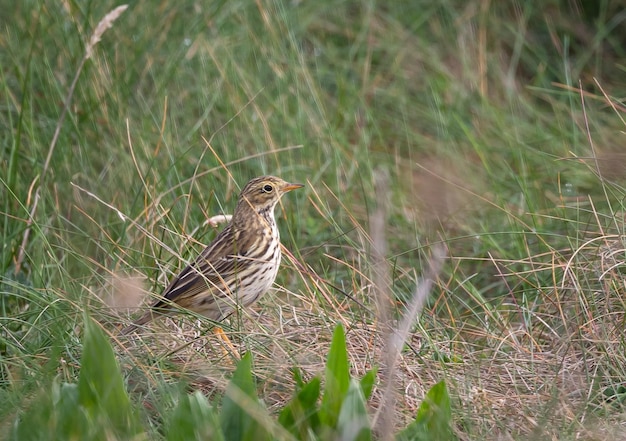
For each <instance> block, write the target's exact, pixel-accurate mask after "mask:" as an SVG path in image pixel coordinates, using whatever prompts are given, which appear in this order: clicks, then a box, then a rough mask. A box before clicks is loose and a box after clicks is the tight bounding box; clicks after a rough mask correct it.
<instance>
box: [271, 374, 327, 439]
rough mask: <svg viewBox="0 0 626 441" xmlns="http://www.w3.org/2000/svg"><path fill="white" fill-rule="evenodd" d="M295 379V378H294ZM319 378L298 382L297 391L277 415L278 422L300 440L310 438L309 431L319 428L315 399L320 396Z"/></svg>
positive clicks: (313, 431)
mask: <svg viewBox="0 0 626 441" xmlns="http://www.w3.org/2000/svg"><path fill="white" fill-rule="evenodd" d="M296 381H297V380H296ZM320 384H321V382H320V379H319V378H317V377H315V378H313V379H311V381H309V382H308V383H302V382H301V383H300V387H299V389H300V390H299V391H298V392H297V393H296V395H295V396H294V397H293V398H292V400H291V401H290V402H289V403H287V405H286V406H285V407H284V408H283V410H282V411H281V412H280V415H279V416H278V422H279V423H280V424H281V425H282V426H283V427H284V428H285V429H287V430H288V431H289V432H290V433H291V434H292V435H294V436H295V437H296V438H297V439H300V440H308V439H310V436H309V435H310V433H315V432H317V430H318V428H319V415H318V411H317V400H318V398H319V396H320Z"/></svg>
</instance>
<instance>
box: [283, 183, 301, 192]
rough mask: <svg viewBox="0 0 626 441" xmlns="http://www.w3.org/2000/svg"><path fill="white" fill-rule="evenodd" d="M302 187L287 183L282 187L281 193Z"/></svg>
mask: <svg viewBox="0 0 626 441" xmlns="http://www.w3.org/2000/svg"><path fill="white" fill-rule="evenodd" d="M302 187H304V185H302V184H289V183H287V184H286V185H285V186H284V187H283V193H287V192H288V191H291V190H297V189H298V188H302Z"/></svg>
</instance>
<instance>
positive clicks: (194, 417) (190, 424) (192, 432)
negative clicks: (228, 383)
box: [165, 391, 224, 441]
mask: <svg viewBox="0 0 626 441" xmlns="http://www.w3.org/2000/svg"><path fill="white" fill-rule="evenodd" d="M165 439H166V440H168V441H187V440H194V439H197V440H215V441H222V440H223V439H224V435H223V434H222V432H221V430H220V425H219V420H218V418H217V415H216V414H215V412H214V410H213V408H212V407H211V405H210V404H209V402H208V401H207V399H206V397H205V396H204V395H202V393H201V392H199V391H196V392H195V393H194V394H192V395H186V394H185V395H183V396H182V397H181V399H180V401H179V402H178V405H177V406H176V408H175V409H174V411H173V412H172V416H171V418H170V420H169V422H168V430H167V435H166V437H165Z"/></svg>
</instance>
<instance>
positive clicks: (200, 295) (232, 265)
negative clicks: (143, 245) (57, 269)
mask: <svg viewBox="0 0 626 441" xmlns="http://www.w3.org/2000/svg"><path fill="white" fill-rule="evenodd" d="M302 187H303V185H302V184H291V183H289V182H286V181H284V180H283V179H281V178H278V177H275V176H261V177H258V178H254V179H252V180H250V181H249V182H248V183H247V184H246V185H245V187H244V188H243V190H242V191H241V193H240V195H239V198H238V200H237V206H236V208H235V211H234V213H233V216H232V218H231V220H230V222H229V223H228V225H226V227H225V228H224V229H223V230H222V231H221V232H220V233H219V234H218V235H217V237H215V239H214V240H213V241H212V242H211V243H210V244H209V245H208V246H207V247H206V248H205V249H204V251H202V253H200V255H198V257H197V258H196V259H195V260H194V261H193V262H192V263H191V264H189V265H188V266H187V267H185V268H184V269H183V270H182V271H181V272H180V273H179V274H178V275H176V276H175V277H174V278H173V279H172V280H171V282H170V284H169V285H168V286H167V287H166V288H165V290H164V291H163V294H162V296H161V298H160V299H159V300H158V301H157V302H156V303H154V304H153V305H152V306H151V308H150V310H149V311H148V312H146V313H145V314H144V315H143V316H141V317H140V318H139V319H137V320H135V321H134V322H133V323H132V324H131V325H129V326H127V327H125V328H124V329H122V331H121V333H122V334H129V333H131V332H133V331H134V330H136V329H137V328H138V327H140V326H142V325H144V324H146V323H148V322H149V321H151V320H152V319H153V318H154V317H156V316H158V315H167V314H171V313H173V312H175V311H176V308H177V306H178V307H181V308H186V309H188V310H191V311H193V312H195V313H197V314H200V315H203V316H205V317H207V318H208V319H210V320H212V321H216V322H219V321H222V320H224V319H225V318H227V317H228V316H229V315H230V314H232V313H233V312H234V311H235V310H236V309H237V308H238V307H240V306H241V307H247V306H250V305H251V304H253V303H254V302H256V301H257V300H258V299H259V298H260V297H261V296H262V295H263V294H265V292H267V291H268V290H269V288H270V287H271V286H272V284H273V283H274V280H275V279H276V275H277V274H278V267H279V265H280V260H281V250H280V246H281V245H280V236H279V232H278V227H277V226H276V218H275V217H274V208H275V207H276V204H277V203H278V201H279V200H280V198H281V197H282V196H283V195H284V194H285V193H287V192H289V191H292V190H295V189H298V188H302ZM218 331H220V330H219V329H218ZM218 331H216V333H218Z"/></svg>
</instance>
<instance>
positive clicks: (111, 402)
mask: <svg viewBox="0 0 626 441" xmlns="http://www.w3.org/2000/svg"><path fill="white" fill-rule="evenodd" d="M80 364H81V370H80V375H79V378H78V401H79V403H80V406H81V407H82V409H83V410H84V411H85V413H86V415H87V416H88V418H89V419H90V420H91V421H90V424H91V426H92V427H91V431H94V430H95V431H97V432H99V433H100V436H95V435H94V438H93V439H110V438H112V437H114V438H118V439H124V438H130V437H132V436H134V435H136V434H138V433H140V432H141V427H140V425H139V422H138V419H137V417H136V415H135V412H134V410H133V408H132V406H131V401H130V398H129V397H128V394H127V393H126V390H125V389H124V381H123V379H122V375H121V373H120V368H119V366H118V364H117V360H116V359H115V355H114V353H113V349H112V348H111V345H110V344H109V341H108V339H107V338H106V337H105V336H104V333H103V332H102V330H101V329H100V327H99V326H98V325H97V324H96V323H95V322H94V321H93V320H92V319H91V318H89V317H85V337H84V340H83V354H82V357H81V363H80ZM83 439H85V438H83Z"/></svg>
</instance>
